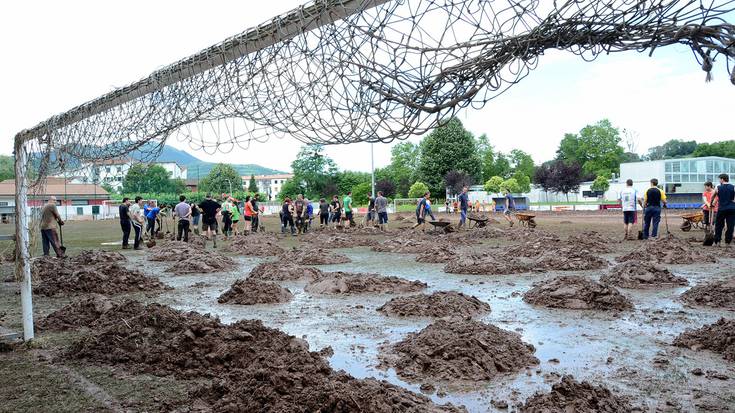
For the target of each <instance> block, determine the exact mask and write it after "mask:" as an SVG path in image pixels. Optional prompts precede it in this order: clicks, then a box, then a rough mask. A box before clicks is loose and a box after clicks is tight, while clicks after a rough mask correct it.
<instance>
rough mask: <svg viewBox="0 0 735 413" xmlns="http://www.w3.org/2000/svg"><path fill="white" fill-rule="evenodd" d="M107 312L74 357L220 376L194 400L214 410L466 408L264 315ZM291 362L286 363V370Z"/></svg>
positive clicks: (134, 306) (134, 307)
mask: <svg viewBox="0 0 735 413" xmlns="http://www.w3.org/2000/svg"><path fill="white" fill-rule="evenodd" d="M127 306H128V307H129V308H126V309H121V310H126V314H133V315H132V316H130V317H126V318H122V319H121V317H119V316H117V315H116V314H114V313H115V312H114V311H108V312H107V313H105V314H104V315H103V316H102V317H101V318H100V319H99V320H98V321H97V322H96V329H95V332H94V333H93V334H92V335H90V336H87V337H84V338H82V339H81V340H79V341H77V342H75V343H74V344H73V345H72V346H71V348H70V350H69V351H68V353H67V356H68V357H71V358H75V359H86V360H91V361H96V362H102V363H107V364H111V365H122V366H125V367H127V368H128V369H130V370H133V371H136V372H137V373H152V374H156V375H163V376H165V375H174V376H176V377H180V378H192V379H202V378H206V379H214V378H216V380H214V381H212V382H210V383H211V384H209V385H205V386H204V387H201V388H199V389H197V390H194V391H193V392H192V393H191V394H190V396H191V397H192V399H198V401H197V400H190V401H188V402H187V405H189V406H191V405H195V404H201V403H202V402H203V403H204V404H205V405H207V406H208V407H210V408H211V409H212V410H213V411H283V412H286V411H289V412H290V411H323V412H342V411H358V410H361V409H364V408H366V407H367V406H373V407H374V408H375V410H374V411H410V412H423V411H429V412H439V411H457V412H459V411H462V410H461V409H458V408H455V407H453V406H451V405H444V406H437V405H435V404H433V403H432V402H431V401H430V400H429V399H428V398H426V397H424V396H421V395H417V394H414V393H411V392H410V391H408V390H405V389H402V388H400V387H397V386H393V385H390V384H388V383H386V382H381V381H377V380H357V379H355V378H353V377H351V376H348V375H346V374H343V373H338V372H335V371H334V370H332V369H331V368H330V367H329V364H328V363H327V362H326V360H325V359H324V358H322V356H321V355H319V353H316V352H310V351H309V346H308V344H307V343H306V342H305V341H303V340H300V339H298V338H296V337H293V336H289V335H287V334H285V333H283V332H281V331H278V330H274V329H271V328H268V327H265V326H263V324H262V323H261V322H260V321H258V320H242V321H238V322H236V323H234V324H231V325H224V324H222V323H220V322H219V320H217V319H214V318H211V317H209V316H202V315H200V314H197V313H184V312H180V311H176V310H173V309H172V308H170V307H165V306H161V305H158V304H150V305H148V306H144V305H142V304H140V303H137V302H130V303H128V304H127ZM284 366H287V367H284Z"/></svg>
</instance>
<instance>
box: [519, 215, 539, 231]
mask: <svg viewBox="0 0 735 413" xmlns="http://www.w3.org/2000/svg"><path fill="white" fill-rule="evenodd" d="M516 218H518V222H520V223H521V226H525V227H528V228H536V220H535V219H534V218H536V215H534V214H529V213H526V212H518V213H516Z"/></svg>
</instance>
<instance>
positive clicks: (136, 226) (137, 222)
mask: <svg viewBox="0 0 735 413" xmlns="http://www.w3.org/2000/svg"><path fill="white" fill-rule="evenodd" d="M128 213H129V214H130V222H131V223H132V224H133V230H135V243H134V244H133V249H136V250H139V249H141V246H140V241H141V240H142V239H143V225H145V217H144V216H143V198H141V197H139V196H136V197H135V203H134V204H133V205H130V208H128Z"/></svg>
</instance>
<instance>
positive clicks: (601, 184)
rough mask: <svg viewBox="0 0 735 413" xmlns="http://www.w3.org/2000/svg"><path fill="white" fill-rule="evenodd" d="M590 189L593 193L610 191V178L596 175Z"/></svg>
mask: <svg viewBox="0 0 735 413" xmlns="http://www.w3.org/2000/svg"><path fill="white" fill-rule="evenodd" d="M590 189H591V190H593V191H600V192H607V190H608V189H610V178H609V177H608V176H605V175H597V178H595V181H594V182H592V185H591V186H590Z"/></svg>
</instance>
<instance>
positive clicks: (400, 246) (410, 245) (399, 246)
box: [371, 237, 431, 254]
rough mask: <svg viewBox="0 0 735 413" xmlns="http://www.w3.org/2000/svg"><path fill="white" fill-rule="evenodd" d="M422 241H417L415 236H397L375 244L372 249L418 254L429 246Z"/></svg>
mask: <svg viewBox="0 0 735 413" xmlns="http://www.w3.org/2000/svg"><path fill="white" fill-rule="evenodd" d="M429 245H431V244H426V243H423V242H421V241H417V240H416V239H413V238H403V237H400V238H399V237H396V238H392V239H388V240H385V241H383V242H381V243H380V244H378V245H375V246H373V247H372V248H371V250H373V251H375V252H395V253H400V254H418V253H422V252H424V251H426V249H427V248H428V246H429Z"/></svg>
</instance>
